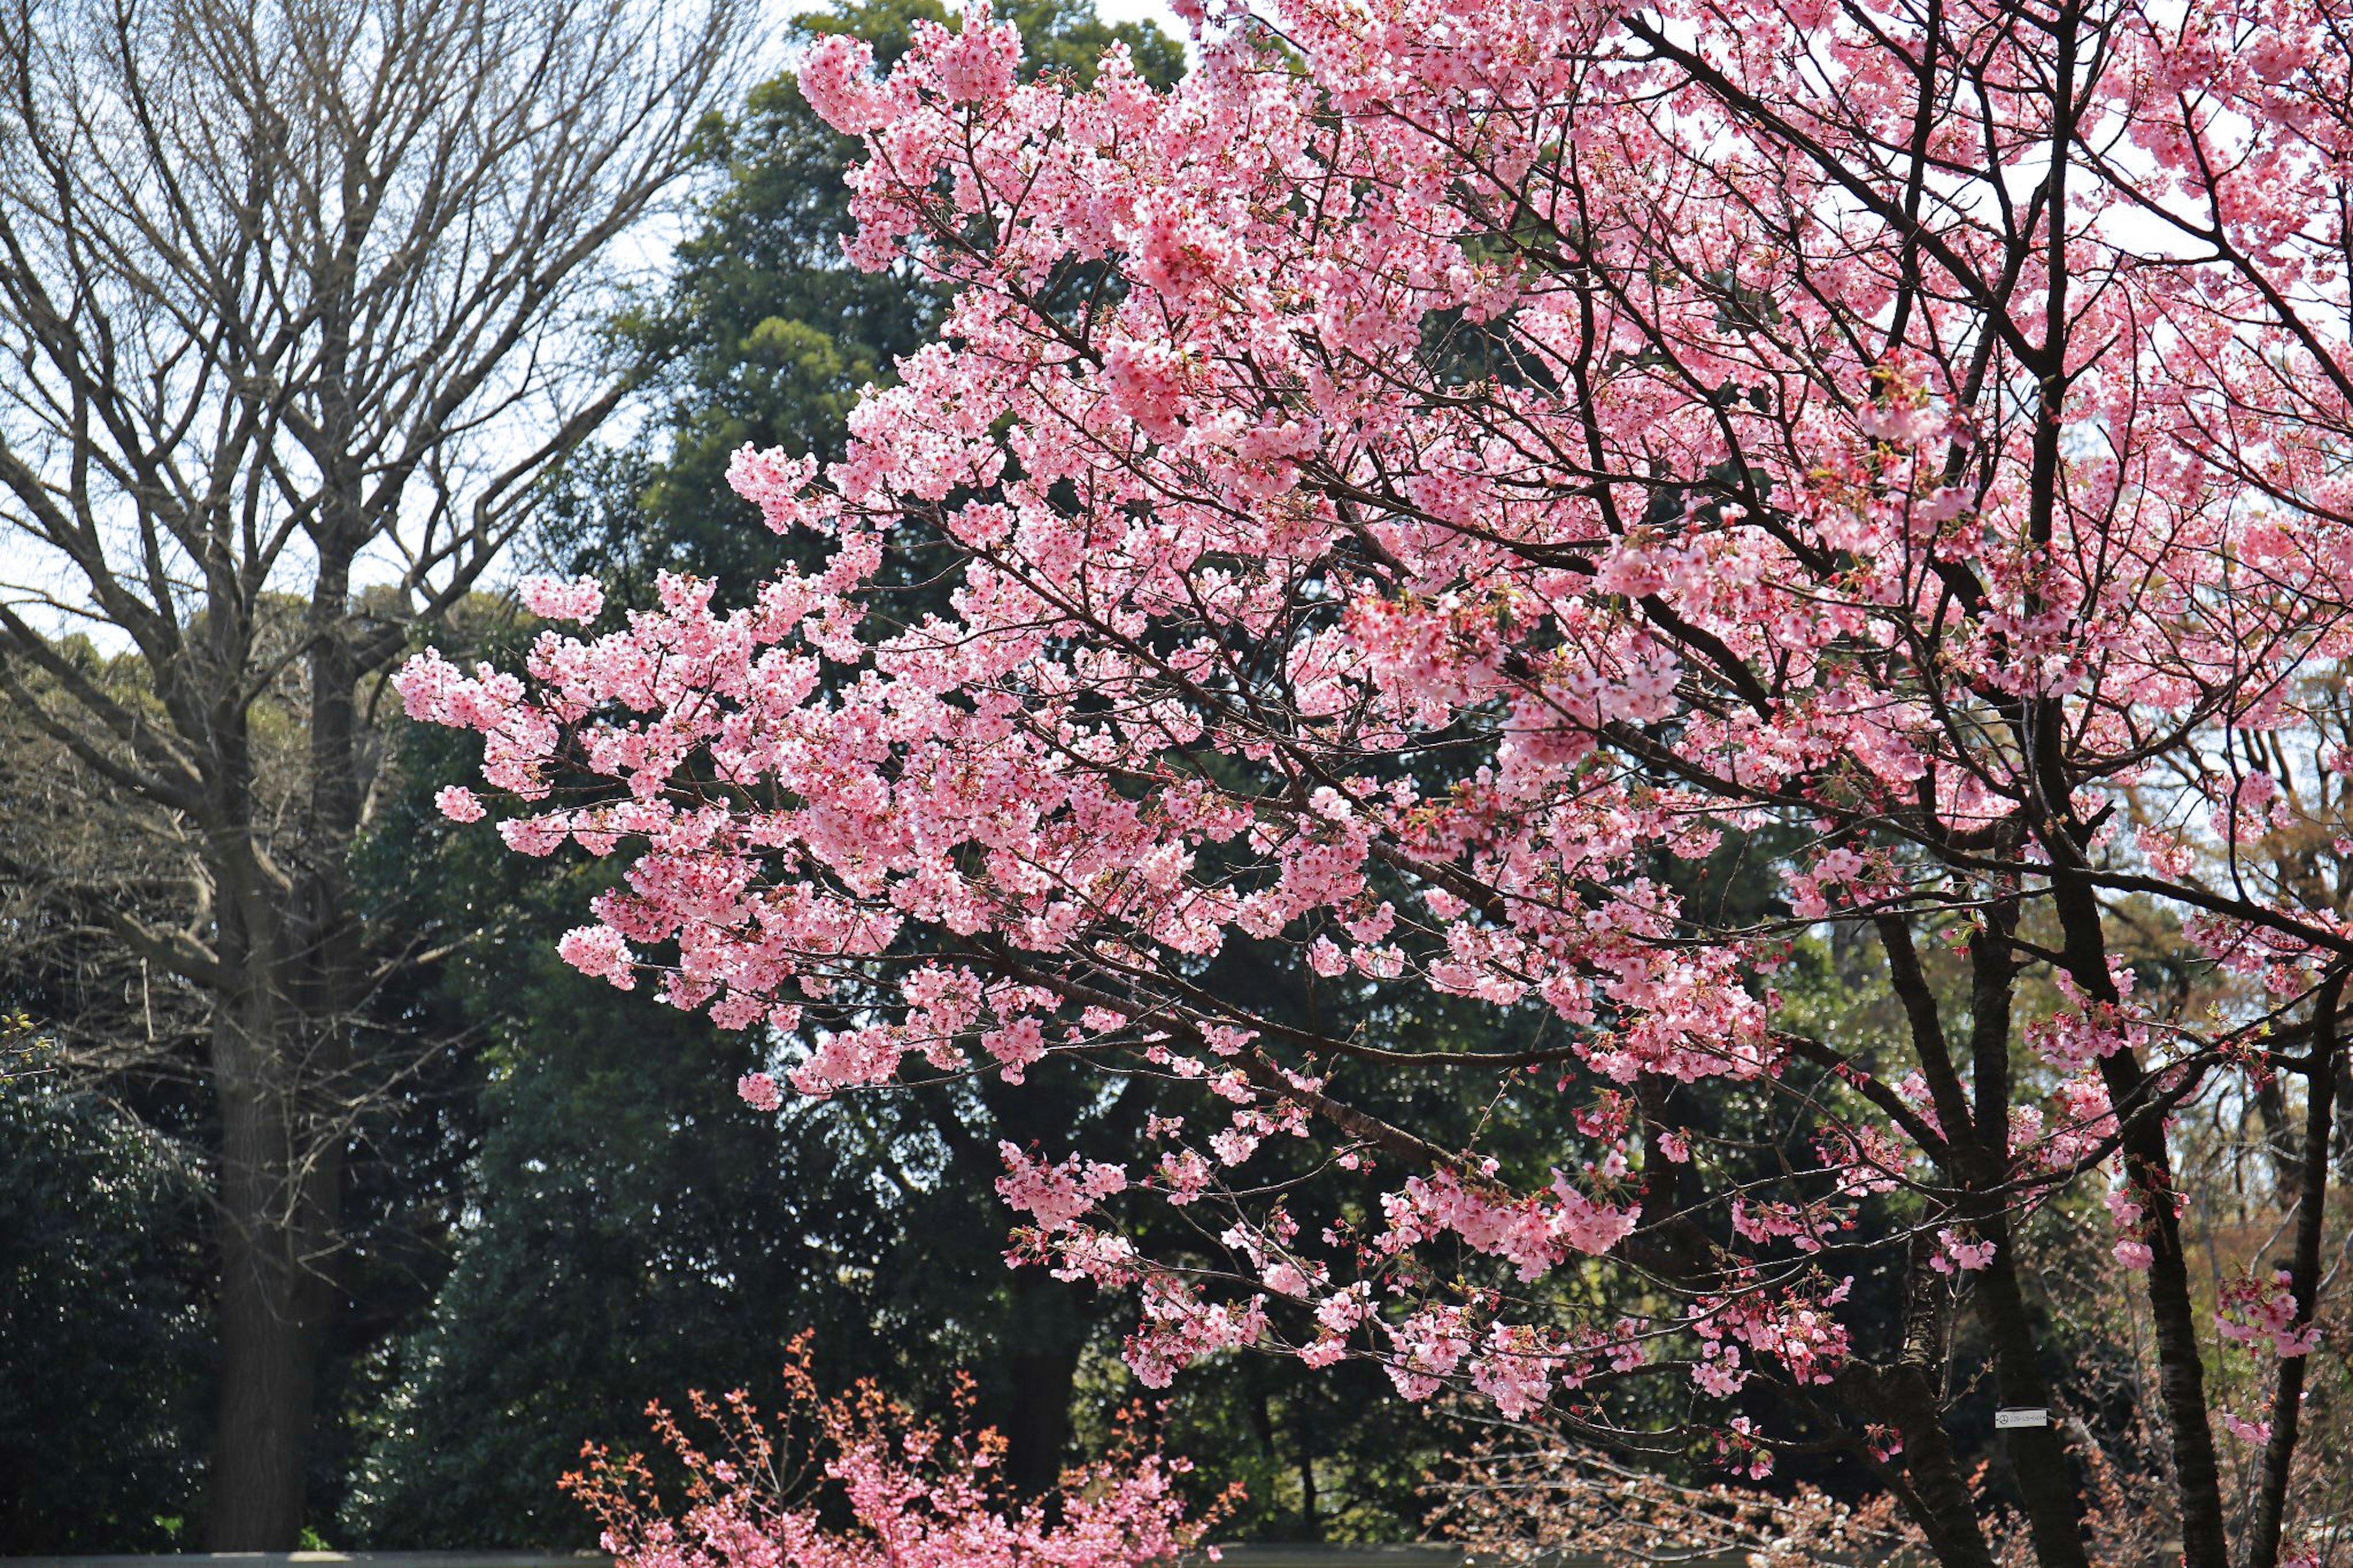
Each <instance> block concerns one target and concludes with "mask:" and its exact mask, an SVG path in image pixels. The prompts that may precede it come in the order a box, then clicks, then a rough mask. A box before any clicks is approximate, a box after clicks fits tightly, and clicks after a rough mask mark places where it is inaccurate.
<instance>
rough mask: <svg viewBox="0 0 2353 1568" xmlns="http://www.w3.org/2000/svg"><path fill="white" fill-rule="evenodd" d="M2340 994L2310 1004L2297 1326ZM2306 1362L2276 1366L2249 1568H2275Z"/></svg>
mask: <svg viewBox="0 0 2353 1568" xmlns="http://www.w3.org/2000/svg"><path fill="white" fill-rule="evenodd" d="M2344 995H2345V973H2344V971H2342V970H2338V971H2336V972H2335V973H2331V974H2330V975H2329V977H2328V979H2327V982H2326V983H2325V984H2322V986H2321V987H2320V994H2318V995H2317V996H2316V997H2315V998H2314V1001H2313V1015H2312V1053H2311V1060H2312V1068H2311V1070H2310V1071H2309V1072H2307V1073H2306V1075H2305V1091H2304V1092H2305V1097H2306V1098H2305V1117H2304V1147H2303V1149H2302V1150H2300V1151H2299V1153H2300V1154H2301V1156H2302V1157H2301V1159H2300V1160H2299V1162H2298V1164H2299V1167H2300V1168H2299V1171H2298V1177H2299V1179H2298V1181H2297V1184H2296V1189H2295V1204H2296V1210H2295V1251H2294V1252H2293V1253H2291V1254H2290V1256H2289V1259H2288V1289H2291V1290H2293V1291H2294V1292H2295V1326H2296V1327H2297V1328H2299V1329H2301V1328H2304V1327H2305V1326H2306V1325H2308V1324H2309V1323H2310V1322H2311V1321H2312V1319H2313V1315H2314V1313H2316V1311H2318V1310H2319V1308H2320V1303H2319V1301H2318V1300H2316V1299H2315V1298H2316V1296H2317V1295H2318V1293H2319V1289H2320V1246H2321V1228H2322V1223H2323V1221H2324V1220H2325V1219H2326V1218H2327V1199H2328V1152H2329V1151H2328V1135H2329V1132H2330V1131H2331V1129H2333V1128H2334V1127H2335V1126H2336V1124H2337V1106H2336V1100H2337V1006H2338V1005H2339V1004H2340V1003H2341V1002H2342V1001H2343V999H2344ZM2310 1360H2311V1358H2310V1357H2309V1356H2287V1357H2283V1358H2282V1359H2281V1361H2280V1369H2279V1386H2278V1388H2277V1389H2276V1390H2275V1391H2274V1394H2273V1396H2272V1435H2271V1436H2270V1438H2269V1439H2268V1440H2267V1441H2266V1442H2265V1443H2264V1445H2263V1469H2262V1472H2261V1479H2259V1480H2258V1482H2257V1483H2256V1488H2255V1511H2254V1518H2253V1520H2252V1521H2250V1522H2249V1524H2248V1527H2247V1568H2274V1565H2275V1564H2276V1563H2278V1562H2279V1548H2280V1530H2281V1527H2282V1525H2283V1523H2284V1521H2285V1518H2286V1513H2287V1482H2288V1471H2289V1469H2290V1468H2291V1467H2292V1466H2293V1465H2294V1464H2295V1439H2296V1428H2297V1427H2298V1426H2300V1425H2301V1424H2302V1421H2303V1417H2304V1373H2305V1367H2306V1363H2308V1362H2309V1361H2310Z"/></svg>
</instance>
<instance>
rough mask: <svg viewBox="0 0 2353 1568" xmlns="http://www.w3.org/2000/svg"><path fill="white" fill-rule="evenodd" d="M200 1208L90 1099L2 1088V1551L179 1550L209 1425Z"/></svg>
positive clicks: (159, 1153)
mask: <svg viewBox="0 0 2353 1568" xmlns="http://www.w3.org/2000/svg"><path fill="white" fill-rule="evenodd" d="M202 1199H203V1184H202V1179H201V1176H200V1174H199V1173H197V1172H196V1171H195V1170H193V1169H191V1168H189V1167H188V1166H187V1165H185V1164H184V1163H182V1160H181V1156H180V1152H179V1151H178V1150H177V1149H176V1148H175V1147H174V1145H173V1144H171V1143H169V1142H165V1141H164V1140H163V1139H161V1138H159V1137H157V1136H156V1135H155V1134H154V1133H153V1132H152V1131H149V1130H147V1129H145V1128H142V1126H140V1125H139V1124H138V1123H137V1122H135V1121H132V1120H131V1119H130V1118H128V1117H126V1116H123V1115H121V1114H120V1113H119V1112H118V1111H117V1110H115V1109H114V1108H112V1107H111V1106H110V1105H108V1104H107V1103H105V1102H104V1101H103V1100H100V1099H98V1098H97V1097H95V1096H91V1095H87V1094H75V1093H69V1092H64V1091H62V1090H59V1089H55V1088H53V1087H51V1085H50V1083H49V1082H48V1080H47V1079H18V1080H16V1081H15V1082H6V1081H0V1552H26V1553H33V1552H132V1551H150V1552H153V1551H168V1550H171V1549H173V1548H174V1547H175V1546H180V1545H185V1543H186V1531H187V1520H188V1515H189V1512H190V1510H191V1509H192V1508H193V1507H194V1505H195V1500H196V1499H197V1498H198V1496H199V1495H200V1493H201V1492H202V1490H203V1486H204V1475H203V1470H202V1468H201V1466H202V1456H203V1454H204V1451H205V1444H206V1430H207V1422H208V1418H209V1416H210V1415H211V1409H210V1401H209V1398H208V1397H207V1396H208V1394H209V1388H208V1384H207V1375H206V1373H207V1363H208V1361H209V1350H208V1340H209V1332H208V1327H207V1324H206V1309H205V1294H204V1292H205V1281H206V1267H205V1261H204V1256H203V1248H202V1245H201V1239H200V1236H201V1233H200V1228H199V1223H198V1222H199V1220H200V1218H201V1214H202V1211H201V1204H202Z"/></svg>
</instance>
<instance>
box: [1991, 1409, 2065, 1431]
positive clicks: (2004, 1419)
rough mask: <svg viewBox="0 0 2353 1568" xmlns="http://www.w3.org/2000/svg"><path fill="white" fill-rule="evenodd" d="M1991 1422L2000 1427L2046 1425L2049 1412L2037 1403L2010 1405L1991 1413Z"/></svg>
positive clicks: (2048, 1424)
mask: <svg viewBox="0 0 2353 1568" xmlns="http://www.w3.org/2000/svg"><path fill="white" fill-rule="evenodd" d="M1993 1424H1994V1426H1997V1427H2000V1428H2004V1429H2007V1428H2010V1427H2016V1426H2050V1425H2051V1412H2050V1411H2049V1410H2047V1409H2045V1408H2044V1407H2043V1406H2042V1405H2010V1406H2008V1407H2007V1408H2005V1409H2001V1410H1997V1411H1995V1412H1994V1413H1993Z"/></svg>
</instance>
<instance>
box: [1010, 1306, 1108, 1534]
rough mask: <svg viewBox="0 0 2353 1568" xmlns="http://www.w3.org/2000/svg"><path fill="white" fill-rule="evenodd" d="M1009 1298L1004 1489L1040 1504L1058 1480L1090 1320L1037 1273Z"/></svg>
mask: <svg viewBox="0 0 2353 1568" xmlns="http://www.w3.org/2000/svg"><path fill="white" fill-rule="evenodd" d="M1012 1294H1013V1318H1012V1321H1011V1323H1010V1324H1009V1325H1008V1327H1009V1330H1010V1340H1011V1342H1010V1343H1009V1344H1008V1346H1007V1349H1006V1354H1005V1371H1006V1376H1007V1380H1008V1386H1007V1388H1006V1391H1005V1396H1004V1400H1003V1403H1002V1404H1001V1405H999V1413H998V1415H997V1430H998V1431H1000V1432H1002V1433H1003V1434H1004V1436H1005V1443H1006V1449H1005V1479H1006V1480H1007V1482H1008V1484H1010V1485H1011V1486H1012V1487H1013V1489H1015V1490H1016V1491H1018V1492H1019V1493H1021V1494H1022V1495H1023V1496H1025V1497H1043V1496H1045V1495H1046V1494H1047V1493H1049V1492H1050V1491H1052V1490H1053V1489H1054V1488H1055V1486H1056V1484H1057V1483H1058V1482H1060V1479H1061V1476H1062V1456H1063V1453H1064V1450H1066V1449H1067V1448H1068V1447H1070V1442H1071V1394H1072V1392H1073V1390H1074V1389H1075V1388H1076V1387H1077V1385H1078V1379H1079V1357H1080V1355H1081V1354H1082V1352H1084V1351H1085V1349H1086V1343H1087V1327H1088V1318H1087V1313H1086V1311H1085V1310H1084V1308H1083V1306H1082V1303H1081V1301H1080V1300H1079V1290H1078V1288H1077V1287H1076V1286H1072V1285H1068V1284H1065V1283H1064V1282H1062V1281H1061V1280H1059V1279H1051V1278H1049V1277H1043V1276H1041V1275H1040V1273H1039V1270H1037V1269H1034V1268H1025V1269H1020V1270H1018V1271H1017V1272H1016V1273H1015V1274H1014V1276H1013V1287H1012Z"/></svg>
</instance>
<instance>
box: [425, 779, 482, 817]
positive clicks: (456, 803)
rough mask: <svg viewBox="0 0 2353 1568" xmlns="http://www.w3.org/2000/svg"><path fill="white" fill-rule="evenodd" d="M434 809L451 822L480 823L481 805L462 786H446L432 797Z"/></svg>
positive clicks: (468, 790) (470, 792) (472, 794)
mask: <svg viewBox="0 0 2353 1568" xmlns="http://www.w3.org/2000/svg"><path fill="white" fill-rule="evenodd" d="M433 805H434V808H435V809H436V810H438V811H439V812H440V813H441V815H442V816H446V817H448V819H449V820H450V821H452V822H480V820H481V819H482V803H481V801H480V799H478V798H477V797H476V796H475V795H474V792H473V791H472V790H470V789H468V788H466V787H465V785H463V784H446V785H444V786H443V787H442V788H441V789H440V790H438V792H436V793H435V795H434V796H433Z"/></svg>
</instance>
